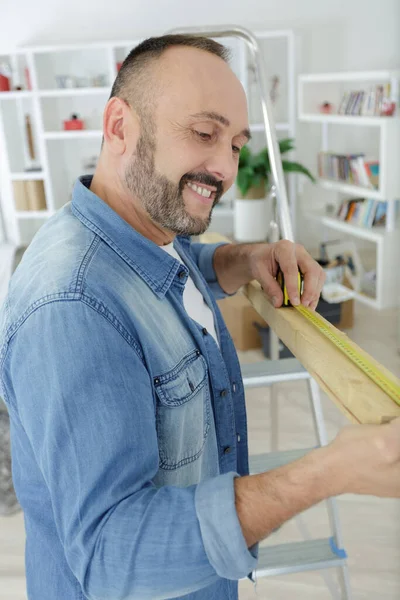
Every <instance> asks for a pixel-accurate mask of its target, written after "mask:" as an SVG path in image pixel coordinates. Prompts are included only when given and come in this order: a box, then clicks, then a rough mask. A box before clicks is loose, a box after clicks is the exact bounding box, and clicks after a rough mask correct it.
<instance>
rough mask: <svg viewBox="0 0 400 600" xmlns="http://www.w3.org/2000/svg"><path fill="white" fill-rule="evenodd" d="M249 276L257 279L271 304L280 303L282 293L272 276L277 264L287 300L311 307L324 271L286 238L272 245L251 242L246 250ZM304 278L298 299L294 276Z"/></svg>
mask: <svg viewBox="0 0 400 600" xmlns="http://www.w3.org/2000/svg"><path fill="white" fill-rule="evenodd" d="M249 259H250V269H251V273H252V276H253V277H252V278H253V279H257V281H259V282H260V284H261V285H262V287H263V289H264V292H265V293H266V294H267V296H268V297H269V298H270V300H271V302H272V304H273V305H274V306H275V307H279V306H281V305H282V302H283V294H282V291H281V288H280V286H279V284H278V283H277V281H276V279H275V277H276V275H277V272H278V267H279V268H280V270H281V271H282V273H283V276H284V278H285V284H286V288H287V291H288V294H289V299H290V302H291V303H292V304H293V305H294V306H295V305H297V304H300V300H301V304H303V305H304V306H308V307H309V308H310V309H311V310H315V308H316V306H317V304H318V300H319V297H320V294H321V290H322V286H323V285H324V282H325V277H326V275H325V272H324V270H323V269H322V268H321V267H320V266H319V264H318V263H317V262H316V261H315V260H314V259H313V258H312V257H311V256H310V255H309V254H308V252H307V251H306V250H305V249H304V248H303V246H300V244H293V243H292V242H289V241H287V240H281V241H279V242H276V243H274V244H254V246H253V249H252V250H251V251H250V253H249ZM299 269H300V271H301V272H302V274H303V277H304V291H303V294H302V297H301V299H300V298H299V294H298V275H297V272H298V270H299Z"/></svg>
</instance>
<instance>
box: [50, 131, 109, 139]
mask: <svg viewBox="0 0 400 600" xmlns="http://www.w3.org/2000/svg"><path fill="white" fill-rule="evenodd" d="M43 135H44V138H45V139H46V140H77V139H80V138H93V137H101V136H102V135H103V131H102V130H101V129H77V130H74V131H45V132H44V134H43Z"/></svg>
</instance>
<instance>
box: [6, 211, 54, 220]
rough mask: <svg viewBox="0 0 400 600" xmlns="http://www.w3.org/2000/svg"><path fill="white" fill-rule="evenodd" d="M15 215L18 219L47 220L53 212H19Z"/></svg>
mask: <svg viewBox="0 0 400 600" xmlns="http://www.w3.org/2000/svg"><path fill="white" fill-rule="evenodd" d="M15 214H16V216H17V218H18V219H48V218H49V217H51V215H52V214H53V212H52V211H51V210H19V211H17V212H16V213H15Z"/></svg>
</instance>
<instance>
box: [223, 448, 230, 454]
mask: <svg viewBox="0 0 400 600" xmlns="http://www.w3.org/2000/svg"><path fill="white" fill-rule="evenodd" d="M231 450H232V448H231V447H230V446H227V447H226V448H224V454H229V453H230V451H231Z"/></svg>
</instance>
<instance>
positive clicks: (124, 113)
mask: <svg viewBox="0 0 400 600" xmlns="http://www.w3.org/2000/svg"><path fill="white" fill-rule="evenodd" d="M103 135H104V142H105V144H107V147H108V149H109V150H110V151H111V152H112V153H113V154H124V153H125V152H126V150H129V152H132V151H133V148H135V147H136V142H137V138H138V137H139V119H138V117H137V115H136V112H135V111H134V110H133V109H132V108H131V107H130V106H129V104H128V103H127V102H125V100H122V99H121V98H117V97H113V98H110V100H109V101H108V102H107V104H106V107H105V109H104V114H103Z"/></svg>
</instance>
